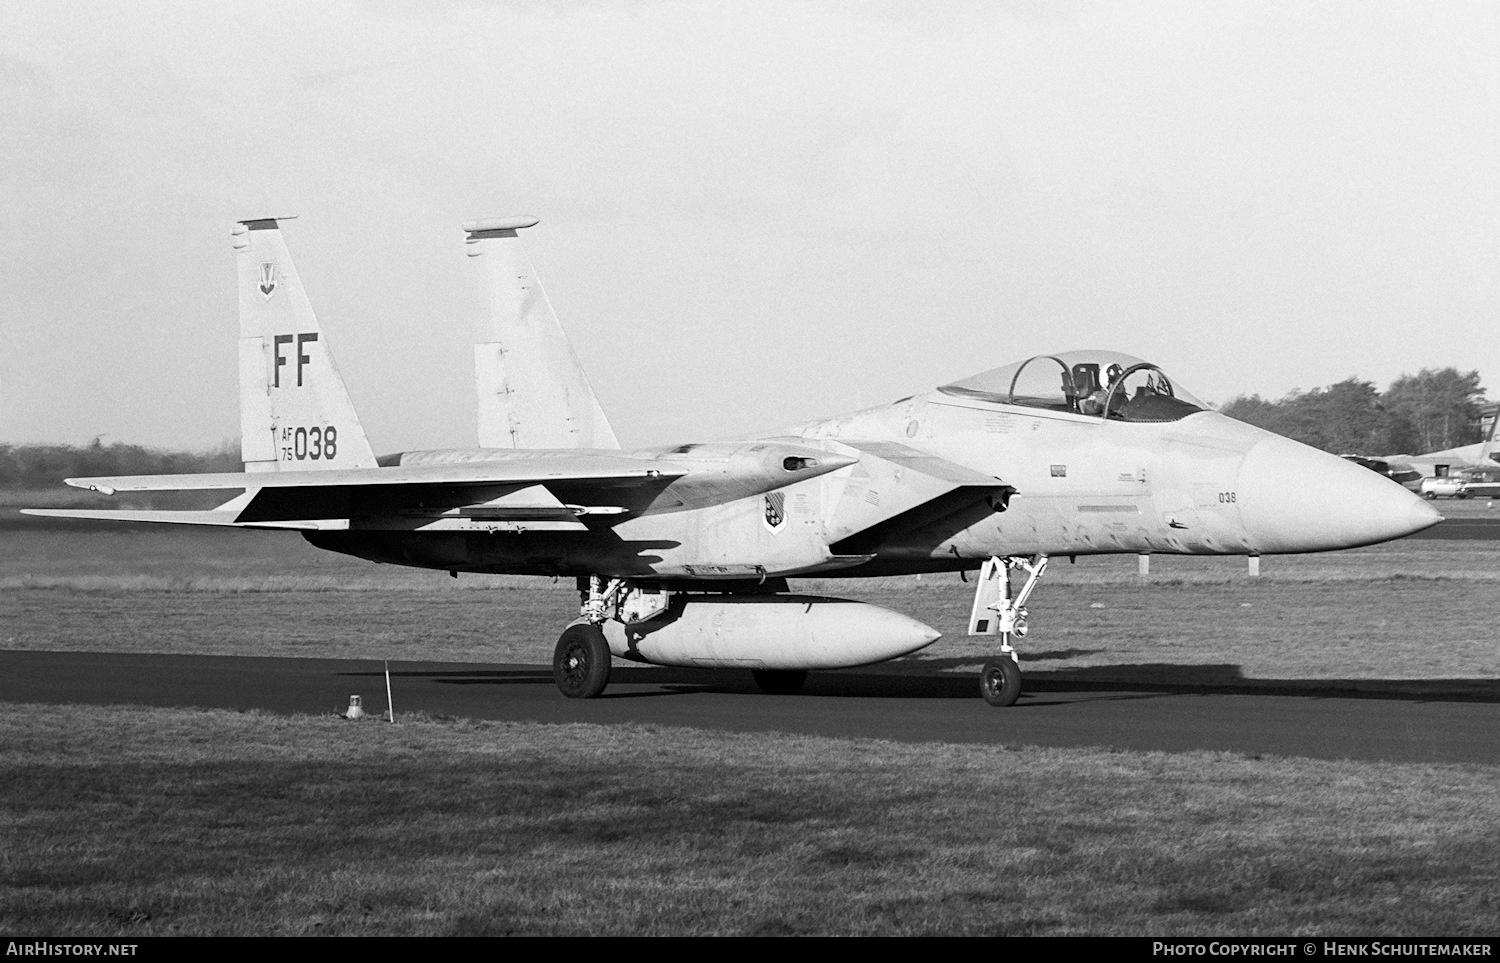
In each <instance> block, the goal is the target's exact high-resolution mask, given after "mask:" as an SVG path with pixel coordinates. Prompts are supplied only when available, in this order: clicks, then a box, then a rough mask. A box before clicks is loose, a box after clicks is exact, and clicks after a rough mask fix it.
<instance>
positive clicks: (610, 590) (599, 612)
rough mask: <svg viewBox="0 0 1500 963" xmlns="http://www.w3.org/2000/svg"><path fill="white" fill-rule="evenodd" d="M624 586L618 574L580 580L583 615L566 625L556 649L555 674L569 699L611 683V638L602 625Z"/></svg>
mask: <svg viewBox="0 0 1500 963" xmlns="http://www.w3.org/2000/svg"><path fill="white" fill-rule="evenodd" d="M624 587H625V581H624V579H618V578H616V579H610V580H609V583H608V584H606V583H605V581H604V579H602V578H600V577H599V576H597V575H593V576H590V577H589V578H588V580H587V581H586V582H585V580H584V579H581V578H580V579H579V580H578V597H579V602H580V604H579V613H578V616H579V617H578V619H577V621H575V622H573V623H571V624H569V626H568V627H567V628H565V629H563V634H562V636H561V637H560V638H559V639H558V640H557V648H556V649H554V650H553V652H552V678H553V680H554V681H556V682H557V688H558V690H559V691H561V692H562V694H563V695H565V696H567V697H568V698H569V699H592V698H594V697H595V696H597V695H599V694H600V693H602V692H603V691H604V687H605V686H607V685H609V668H610V654H609V642H607V641H606V640H605V638H604V629H603V628H601V626H603V624H604V620H605V619H607V618H609V605H610V603H611V602H613V601H614V600H615V598H616V596H618V595H619V594H620V591H621V590H622V589H623V588H624Z"/></svg>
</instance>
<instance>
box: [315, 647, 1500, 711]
mask: <svg viewBox="0 0 1500 963" xmlns="http://www.w3.org/2000/svg"><path fill="white" fill-rule="evenodd" d="M1087 654H1090V653H1089V652H1087V651H1084V650H1077V651H1060V652H1052V653H1041V654H1038V656H1036V657H1035V658H1033V659H1030V660H1028V662H1029V663H1031V664H1032V665H1033V669H1032V671H1031V672H1029V673H1028V674H1027V681H1026V689H1025V692H1024V693H1023V694H1022V697H1021V701H1020V703H1019V705H1021V706H1025V705H1027V704H1028V703H1030V704H1032V705H1042V704H1046V705H1056V704H1060V702H1061V701H1067V702H1078V701H1092V700H1096V699H1100V698H1106V699H1120V698H1152V697H1159V696H1168V695H1254V696H1304V697H1308V698H1318V699H1384V700H1387V701H1401V702H1500V679H1252V678H1247V677H1246V676H1245V675H1244V673H1243V671H1242V669H1241V667H1240V666H1238V665H1233V664H1228V663H1221V664H1211V665H1176V664H1172V663H1166V662H1149V663H1140V664H1135V665H1114V666H1097V667H1089V668H1076V669H1051V670H1049V669H1037V668H1035V667H1034V666H1035V664H1036V663H1038V662H1046V661H1051V660H1057V659H1066V658H1073V657H1077V656H1081V655H1087ZM973 663H974V659H973V657H972V656H971V657H968V658H952V659H923V660H922V661H921V666H920V668H914V669H913V670H912V671H909V672H905V673H903V672H900V671H893V670H896V669H898V668H899V667H900V663H899V662H898V663H895V664H894V665H891V666H890V667H889V668H882V669H879V670H873V669H843V670H838V671H828V672H814V673H812V674H810V675H809V676H808V679H807V683H806V685H805V686H804V688H803V689H802V691H801V692H800V693H798V694H797V695H795V696H767V695H764V694H762V693H761V691H760V689H759V688H757V686H756V684H755V681H754V680H753V679H752V678H751V676H750V673H749V672H746V671H743V670H735V669H675V668H664V667H655V666H640V667H637V666H630V665H620V664H618V663H617V664H616V665H615V667H614V669H613V671H612V672H611V674H610V685H611V689H610V691H609V692H608V693H607V694H605V695H604V696H601V698H604V699H633V698H657V697H665V696H673V695H677V696H683V695H693V694H699V693H725V694H746V695H750V694H753V695H756V696H757V697H758V698H763V699H776V698H808V697H813V698H867V699H881V698H886V699H976V698H978V692H977V689H976V686H975V684H974V680H973V678H972V676H971V675H969V674H968V670H971V669H972V668H973ZM943 670H951V672H952V674H950V673H949V672H944V671H943ZM959 672H963V674H958V673H959ZM341 675H346V676H350V677H373V676H380V675H382V673H381V672H379V671H371V672H347V673H341ZM391 676H392V677H393V678H403V677H404V678H410V679H427V680H431V681H432V682H433V683H434V684H437V685H455V686H466V685H487V686H497V687H504V686H538V685H552V684H553V678H552V672H551V670H550V669H548V668H545V667H542V666H514V667H506V668H498V669H472V670H466V669H459V670H452V669H438V668H434V669H403V670H393V671H392V672H391ZM627 686H641V687H647V688H642V689H635V690H632V689H627V688H625V687H627ZM1059 695H1068V696H1070V698H1068V699H1066V700H1057V699H1054V698H1050V697H1055V696H1059ZM1041 700H1045V701H1041Z"/></svg>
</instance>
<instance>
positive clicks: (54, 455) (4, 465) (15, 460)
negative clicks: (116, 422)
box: [0, 438, 244, 489]
mask: <svg viewBox="0 0 1500 963" xmlns="http://www.w3.org/2000/svg"><path fill="white" fill-rule="evenodd" d="M243 467H244V466H243V464H242V463H241V462H240V446H239V443H238V442H235V443H234V444H232V445H231V444H225V445H223V446H221V447H219V448H216V449H214V450H213V451H206V452H186V451H166V450H164V449H161V448H147V447H145V446H143V445H125V444H120V443H118V442H116V443H113V444H109V445H105V444H102V443H101V441H100V439H98V438H95V439H94V441H93V443H92V444H89V445H82V446H79V445H8V444H3V443H0V488H11V489H15V488H26V489H39V488H52V487H54V486H57V485H61V484H62V480H63V479H64V478H88V477H92V476H96V475H177V474H186V473H190V472H192V473H196V472H207V471H240V470H242V468H243Z"/></svg>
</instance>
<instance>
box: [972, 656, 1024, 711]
mask: <svg viewBox="0 0 1500 963" xmlns="http://www.w3.org/2000/svg"><path fill="white" fill-rule="evenodd" d="M979 694H980V695H982V696H984V701H985V702H988V703H989V704H990V705H992V706H999V707H1002V708H1003V707H1005V706H1013V705H1015V704H1016V700H1017V699H1019V698H1021V667H1020V666H1018V665H1016V663H1015V660H1014V659H1012V658H1010V657H1009V656H1001V657H1000V658H998V659H991V660H989V661H988V662H986V663H985V664H984V668H983V669H980V670H979Z"/></svg>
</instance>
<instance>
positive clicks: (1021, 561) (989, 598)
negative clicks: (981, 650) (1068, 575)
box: [969, 555, 1047, 706]
mask: <svg viewBox="0 0 1500 963" xmlns="http://www.w3.org/2000/svg"><path fill="white" fill-rule="evenodd" d="M1012 569H1020V570H1021V571H1023V572H1025V573H1026V582H1025V583H1024V584H1023V585H1022V586H1021V590H1020V591H1019V592H1015V591H1013V589H1012V586H1011V581H1010V573H1011V570H1012ZM1046 570H1047V556H1045V555H1033V556H1032V557H1031V558H1029V559H1026V558H997V557H992V558H990V559H989V560H987V561H986V562H985V563H984V567H983V568H981V569H980V570H979V584H978V585H977V586H976V587H975V590H974V608H973V610H972V611H971V612H970V613H969V634H970V635H998V636H1000V654H999V655H998V656H997V657H995V658H993V659H990V660H989V661H988V662H986V663H985V664H984V668H982V669H980V670H979V694H980V695H982V696H983V697H984V701H985V702H988V703H989V704H990V705H992V706H1010V705H1015V703H1016V700H1017V699H1019V698H1020V697H1021V661H1020V659H1019V658H1017V657H1016V650H1015V649H1014V648H1013V647H1012V646H1011V644H1010V643H1011V639H1012V637H1014V638H1020V637H1022V636H1024V635H1025V634H1026V628H1027V626H1026V617H1027V613H1026V600H1027V599H1028V598H1030V597H1031V592H1032V590H1033V589H1035V588H1036V584H1037V582H1038V581H1039V580H1040V579H1041V577H1042V573H1043V572H1045V571H1046Z"/></svg>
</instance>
